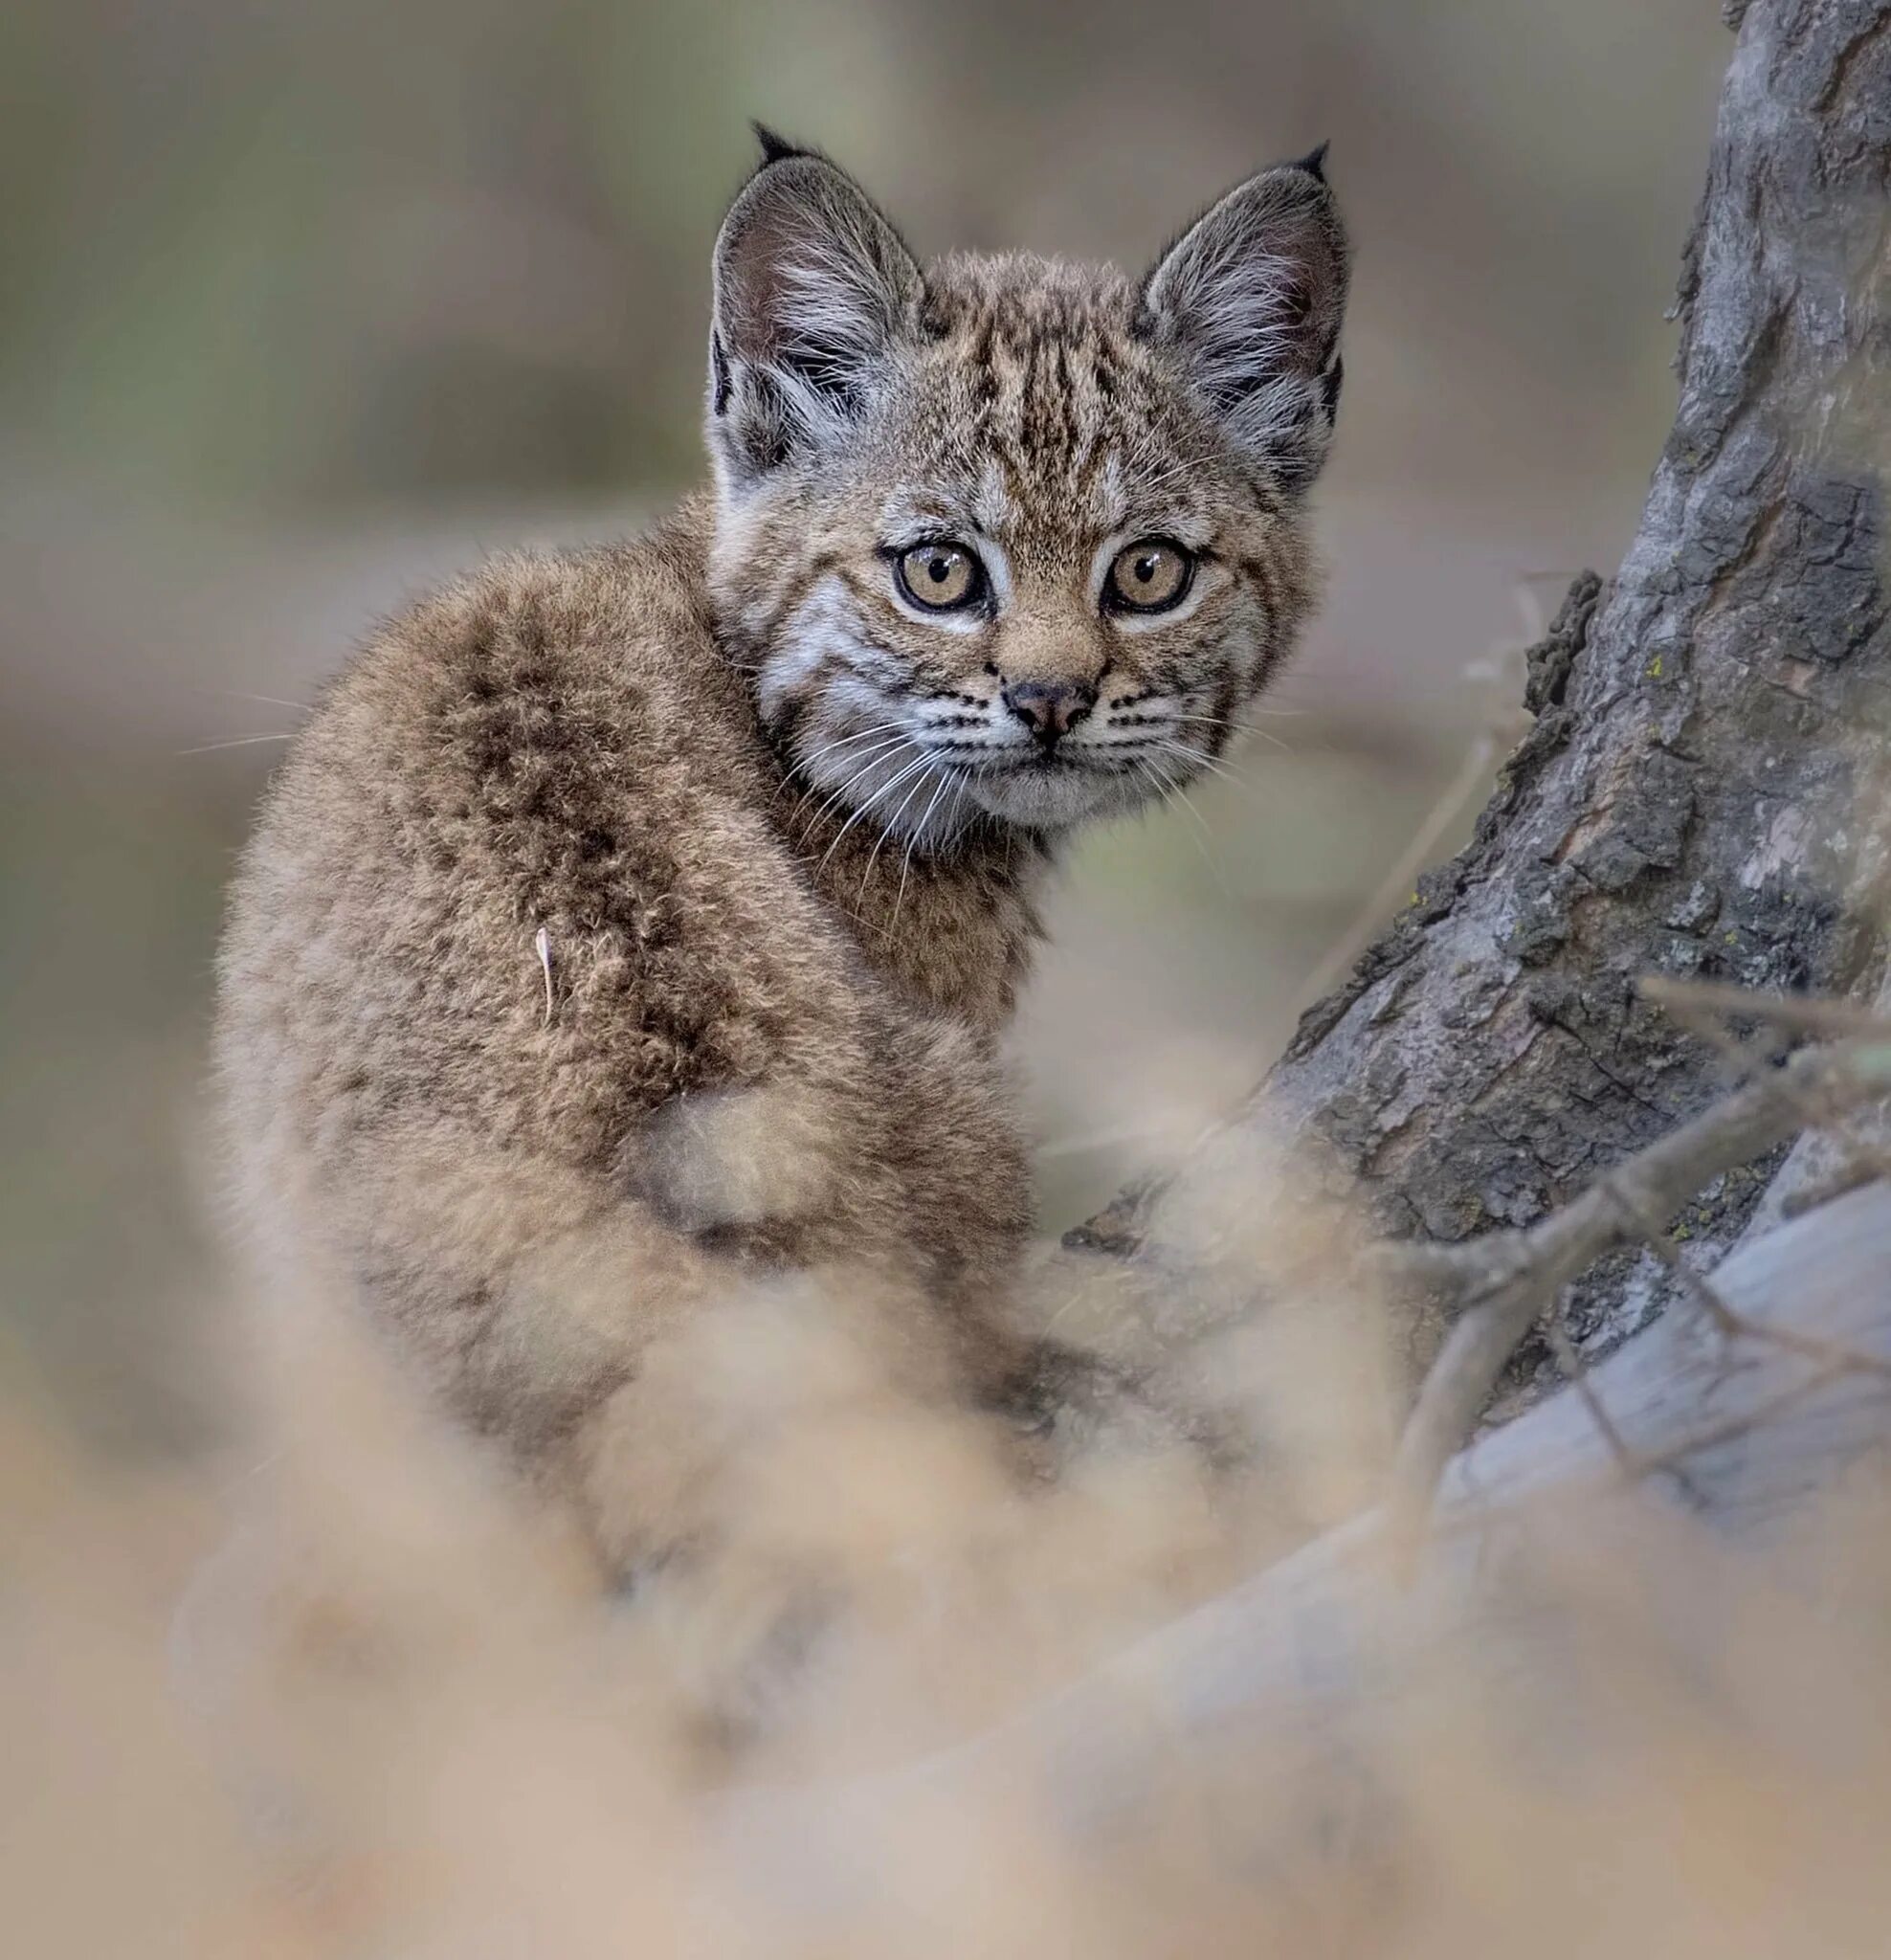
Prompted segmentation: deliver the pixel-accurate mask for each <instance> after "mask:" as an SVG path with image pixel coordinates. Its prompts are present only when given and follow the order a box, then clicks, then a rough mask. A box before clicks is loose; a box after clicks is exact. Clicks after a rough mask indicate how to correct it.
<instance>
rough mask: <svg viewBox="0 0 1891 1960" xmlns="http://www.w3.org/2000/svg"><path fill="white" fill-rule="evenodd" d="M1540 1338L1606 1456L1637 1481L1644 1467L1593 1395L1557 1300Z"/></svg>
mask: <svg viewBox="0 0 1891 1960" xmlns="http://www.w3.org/2000/svg"><path fill="white" fill-rule="evenodd" d="M1543 1338H1544V1340H1545V1341H1546V1343H1547V1344H1548V1347H1549V1351H1550V1353H1551V1354H1553V1355H1554V1356H1555V1357H1556V1366H1557V1367H1558V1368H1560V1369H1561V1370H1563V1374H1564V1377H1565V1379H1566V1380H1567V1381H1568V1384H1569V1386H1570V1387H1571V1388H1572V1389H1573V1390H1574V1391H1575V1392H1576V1398H1577V1400H1578V1401H1580V1402H1581V1403H1582V1405H1583V1407H1584V1408H1585V1409H1587V1410H1588V1411H1589V1419H1590V1420H1591V1422H1592V1423H1594V1425H1595V1428H1596V1432H1597V1434H1598V1435H1599V1436H1600V1437H1602V1440H1603V1441H1604V1442H1605V1443H1607V1444H1608V1445H1609V1454H1610V1455H1611V1456H1612V1457H1613V1458H1614V1459H1615V1461H1616V1463H1617V1465H1618V1466H1619V1467H1620V1469H1621V1472H1622V1475H1623V1476H1624V1477H1626V1478H1628V1479H1630V1480H1631V1481H1633V1480H1634V1479H1635V1478H1637V1477H1639V1476H1640V1475H1641V1474H1642V1471H1643V1469H1644V1468H1645V1467H1646V1466H1645V1465H1644V1464H1643V1462H1642V1459H1641V1458H1640V1457H1639V1456H1638V1455H1637V1454H1636V1453H1635V1450H1633V1449H1632V1448H1631V1447H1630V1446H1629V1442H1628V1439H1627V1438H1626V1437H1624V1436H1623V1435H1622V1433H1621V1431H1620V1430H1619V1429H1617V1428H1616V1427H1615V1418H1614V1417H1613V1415H1611V1414H1609V1410H1608V1406H1607V1404H1606V1403H1604V1401H1603V1399H1602V1397H1601V1396H1600V1395H1599V1394H1598V1393H1597V1392H1596V1389H1595V1384H1594V1383H1593V1382H1592V1381H1591V1380H1590V1378H1589V1363H1588V1362H1586V1361H1585V1360H1584V1359H1583V1357H1582V1354H1581V1352H1580V1350H1579V1349H1578V1348H1577V1347H1576V1344H1575V1343H1574V1342H1573V1341H1572V1340H1570V1339H1569V1334H1568V1328H1566V1327H1565V1326H1564V1325H1563V1303H1562V1301H1561V1300H1560V1299H1558V1300H1557V1301H1555V1302H1554V1303H1552V1304H1551V1306H1550V1309H1549V1311H1548V1312H1547V1313H1546V1314H1545V1315H1544V1317H1543Z"/></svg>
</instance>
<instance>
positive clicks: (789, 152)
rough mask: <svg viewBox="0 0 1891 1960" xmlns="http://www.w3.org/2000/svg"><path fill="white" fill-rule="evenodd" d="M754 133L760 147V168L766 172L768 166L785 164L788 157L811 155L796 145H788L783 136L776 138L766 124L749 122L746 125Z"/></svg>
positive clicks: (786, 139) (808, 151) (810, 152)
mask: <svg viewBox="0 0 1891 1960" xmlns="http://www.w3.org/2000/svg"><path fill="white" fill-rule="evenodd" d="M748 126H749V127H750V128H751V129H752V130H754V132H755V140H756V142H757V143H759V144H760V145H762V167H763V168H764V169H765V170H766V169H767V168H768V166H769V165H770V164H779V163H783V162H785V161H786V160H787V159H788V158H790V157H805V156H810V155H812V151H810V150H805V149H803V148H802V147H801V145H799V144H798V143H790V142H789V140H788V138H787V137H785V136H777V135H776V134H775V132H774V131H773V130H772V129H770V128H769V127H768V124H767V123H749V125H748Z"/></svg>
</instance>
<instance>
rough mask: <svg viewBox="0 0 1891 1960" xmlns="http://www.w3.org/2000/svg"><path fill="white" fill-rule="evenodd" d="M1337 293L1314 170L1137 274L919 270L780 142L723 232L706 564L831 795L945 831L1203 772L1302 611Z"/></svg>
mask: <svg viewBox="0 0 1891 1960" xmlns="http://www.w3.org/2000/svg"><path fill="white" fill-rule="evenodd" d="M1345 283H1346V248H1345V243H1344V239H1343V236H1342V234H1341V232H1340V228H1339V221H1338V218H1337V215H1336V214H1335V212H1334V210H1333V206H1332V199H1331V196H1330V193H1329V192H1328V191H1327V189H1326V187H1325V185H1324V180H1323V179H1322V177H1321V175H1320V173H1319V169H1318V159H1314V160H1312V161H1310V162H1309V163H1308V164H1306V165H1290V166H1287V167H1283V168H1281V169H1279V170H1274V171H1269V172H1267V173H1265V174H1264V175H1263V176H1261V177H1258V178H1256V179H1254V180H1252V181H1251V182H1250V183H1249V184H1246V185H1243V186H1242V187H1240V189H1237V190H1235V191H1234V192H1232V193H1230V195H1229V197H1227V198H1225V199H1224V200H1223V201H1222V203H1221V204H1219V205H1217V206H1216V207H1215V208H1214V210H1213V211H1212V212H1210V213H1209V215H1208V216H1207V217H1205V218H1204V219H1202V220H1201V221H1200V223H1198V224H1197V225H1196V226H1195V227H1194V228H1193V229H1192V230H1191V231H1190V232H1189V233H1188V234H1185V235H1184V237H1183V238H1182V240H1181V241H1180V242H1179V243H1178V244H1177V245H1176V246H1175V247H1174V248H1173V249H1172V250H1171V251H1170V252H1169V254H1168V256H1166V257H1165V258H1164V260H1163V261H1162V263H1161V264H1160V265H1159V266H1158V267H1157V268H1156V270H1155V271H1154V272H1153V273H1152V274H1151V275H1150V277H1149V278H1147V279H1146V281H1145V282H1144V283H1143V285H1142V286H1141V287H1137V286H1134V285H1132V284H1131V283H1130V282H1129V281H1128V280H1126V279H1124V278H1122V277H1121V276H1120V275H1118V274H1116V273H1113V272H1109V271H1093V270H1088V269H1080V268H1074V267H1069V266H1063V265H1057V264H1052V263H1046V262H1044V261H1042V260H1037V259H1032V258H1024V257H1007V258H998V259H969V258H966V259H948V260H946V261H945V262H944V263H942V264H941V265H938V266H936V267H934V268H932V269H931V270H930V271H928V272H926V273H924V274H922V273H921V272H920V270H919V269H918V267H917V266H916V265H915V264H914V263H913V261H912V259H911V258H910V256H908V255H907V254H906V251H905V248H904V246H903V245H901V242H900V240H899V238H898V237H897V235H896V234H894V233H893V231H892V229H891V227H890V226H888V225H887V224H886V221H885V220H884V219H883V218H881V217H880V216H879V213H878V212H876V211H875V210H874V209H873V207H872V206H871V205H869V204H868V203H867V202H866V200H865V199H864V197H863V196H862V195H861V193H860V192H859V191H858V190H857V189H856V188H855V187H854V186H853V185H852V184H851V182H850V181H849V180H848V179H846V178H845V177H843V176H842V175H841V174H840V172H839V171H837V170H836V169H835V168H834V167H833V166H832V165H830V164H828V163H826V162H825V161H824V160H822V159H819V158H814V157H809V156H805V155H801V154H798V153H794V152H785V153H781V154H771V156H770V158H769V160H768V162H767V163H765V165H764V166H763V168H762V169H761V171H759V172H758V173H757V175H756V177H755V178H754V179H753V180H751V182H750V185H749V187H748V189H746V190H745V192H744V193H743V196H742V197H741V198H740V199H738V201H737V204H736V206H735V209H734V210H733V211H732V212H731V213H730V215H729V218H728V221H727V223H726V224H725V225H724V228H723V238H722V242H721V244H720V246H719V249H718V258H717V310H716V328H715V335H714V339H713V342H712V346H711V400H710V437H711V447H712V450H713V453H714V455H715V458H716V463H717V479H718V488H719V491H720V505H719V515H718V524H717V532H716V539H715V544H714V547H713V552H712V561H711V568H710V573H711V585H712V589H713V591H714V594H715V598H716V602H717V605H718V608H719V611H720V612H721V615H722V621H723V629H724V632H725V633H726V634H727V635H728V636H729V637H730V638H731V639H732V640H733V641H734V642H735V643H736V645H737V646H738V647H739V648H740V649H741V650H742V652H743V653H744V655H745V657H746V659H747V660H748V661H749V662H750V664H751V665H752V669H753V673H754V677H755V689H756V701H757V706H758V710H759V712H760V715H761V717H762V720H763V722H764V724H765V725H766V726H767V727H768V729H769V730H770V731H771V733H772V735H773V736H774V738H775V740H776V742H777V744H778V746H780V747H781V748H782V750H783V752H784V753H785V755H786V756H787V758H788V760H789V761H790V765H791V766H792V768H794V769H795V770H796V772H797V773H798V774H799V775H800V776H802V777H803V778H804V779H805V780H806V781H807V783H808V784H809V786H810V788H811V790H812V791H814V792H816V795H815V800H816V801H823V800H826V801H831V803H832V805H833V806H834V808H835V809H836V810H838V809H843V808H844V809H845V810H846V811H847V820H848V821H850V822H858V821H866V822H870V823H872V824H873V825H874V826H875V827H876V828H878V829H879V830H881V831H884V832H887V833H890V834H892V835H896V836H901V837H904V838H908V839H911V840H914V841H915V842H916V843H917V844H918V846H919V847H920V848H923V849H925V848H937V847H940V846H943V845H944V844H945V843H947V842H949V840H950V839H951V838H952V837H953V836H955V835H958V834H959V833H960V832H961V831H962V830H964V829H965V828H966V826H967V825H968V824H970V823H973V822H976V821H979V820H981V819H987V820H989V819H997V820H999V821H1002V822H1004V823H1009V824H1014V825H1018V826H1020V827H1023V828H1026V829H1030V830H1035V831H1055V830H1060V829H1063V828H1065V827H1066V826H1068V825H1070V824H1073V823H1075V822H1077V821H1079V819H1081V818H1083V817H1086V816H1091V815H1096V814H1102V813H1111V812H1115V811H1121V810H1123V809H1126V808H1128V807H1130V806H1132V805H1134V804H1136V803H1139V802H1141V801H1143V800H1145V799H1146V798H1147V797H1150V796H1153V795H1161V794H1164V793H1167V792H1168V791H1171V790H1173V789H1175V788H1177V787H1178V786H1180V785H1182V784H1184V783H1186V782H1188V781H1189V780H1190V778H1192V777H1193V776H1194V775H1195V774H1197V773H1198V772H1199V771H1200V770H1201V769H1203V768H1206V767H1207V766H1208V765H1209V763H1210V762H1212V759H1213V757H1214V756H1215V755H1216V754H1217V753H1218V752H1219V750H1220V749H1221V748H1222V747H1223V746H1225V744H1226V743H1227V741H1228V740H1229V738H1230V736H1231V734H1232V733H1233V732H1234V731H1235V727H1236V725H1237V718H1238V715H1239V712H1240V710H1241V708H1242V706H1243V705H1244V704H1245V703H1246V702H1248V701H1249V700H1250V699H1252V697H1253V696H1254V695H1255V694H1256V692H1257V690H1258V689H1259V688H1260V686H1261V685H1262V684H1263V682H1264V681H1265V680H1266V679H1267V677H1268V675H1269V674H1270V673H1271V672H1272V671H1273V670H1274V668H1275V667H1276V665H1277V664H1278V662H1279V659H1280V658H1281V657H1282V655H1283V654H1284V652H1285V651H1286V649H1287V646H1288V644H1289V642H1290V640H1291V638H1292V635H1293V634H1294V632H1295V630H1296V629H1297V627H1298V625H1299V623H1300V620H1301V617H1302V616H1303V614H1304V612H1305V611H1306V609H1307V606H1308V603H1309V598H1310V585H1311V574H1310V568H1309V563H1308V554H1307V550H1306V546H1305V544H1304V540H1303V535H1302V524H1301V508H1300V505H1301V492H1302V491H1303V490H1304V488H1305V486H1306V484H1307V483H1308V482H1309V481H1310V480H1311V479H1312V478H1313V476H1314V474H1315V473H1316V471H1317V469H1318V467H1319V464H1320V461H1321V459H1322V457H1324V450H1325V445H1326V441H1327V438H1328V435H1329V434H1330V431H1331V425H1332V413H1333V407H1334V402H1335V399H1336V397H1337V392H1338V384H1339V362H1338V357H1337V352H1336V341H1337V334H1338V326H1339V318H1340V310H1341V306H1342V303H1343V300H1344V290H1345Z"/></svg>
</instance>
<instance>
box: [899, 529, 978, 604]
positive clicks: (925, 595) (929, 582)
mask: <svg viewBox="0 0 1891 1960" xmlns="http://www.w3.org/2000/svg"><path fill="white" fill-rule="evenodd" d="M893 570H894V575H895V576H896V577H897V578H898V579H899V581H900V590H901V592H903V593H904V594H905V595H906V597H907V598H909V599H910V600H911V601H912V602H913V604H914V605H915V606H923V607H924V608H925V610H926V611H927V612H959V611H960V610H962V609H963V608H964V607H967V606H974V605H976V604H977V603H978V601H979V600H980V599H982V598H983V597H984V596H985V567H984V566H983V565H982V564H980V562H979V560H978V557H977V554H976V553H975V552H973V551H971V550H969V549H968V548H967V546H964V545H953V544H950V543H942V544H934V545H915V546H913V548H912V549H911V550H910V551H902V552H901V554H900V555H899V557H898V558H896V559H895V560H894V562H893Z"/></svg>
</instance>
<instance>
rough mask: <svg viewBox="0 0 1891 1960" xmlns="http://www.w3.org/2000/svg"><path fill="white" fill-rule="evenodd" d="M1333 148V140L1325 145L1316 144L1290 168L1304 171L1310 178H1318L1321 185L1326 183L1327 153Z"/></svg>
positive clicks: (1327, 141)
mask: <svg viewBox="0 0 1891 1960" xmlns="http://www.w3.org/2000/svg"><path fill="white" fill-rule="evenodd" d="M1332 146H1333V142H1332V138H1331V137H1328V138H1327V139H1326V141H1325V142H1324V143H1320V144H1315V145H1314V146H1313V147H1312V148H1311V149H1310V150H1308V151H1307V153H1306V154H1305V156H1303V157H1301V158H1299V159H1297V160H1296V161H1295V162H1294V163H1293V164H1292V165H1291V166H1290V168H1292V169H1296V170H1304V171H1305V172H1306V174H1307V175H1308V176H1309V177H1318V178H1319V180H1320V181H1321V183H1323V184H1324V183H1325V181H1326V152H1327V151H1328V150H1329V149H1331V148H1332Z"/></svg>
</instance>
